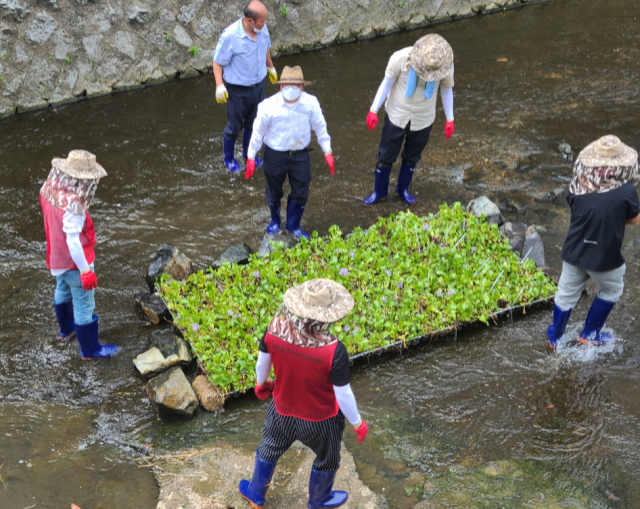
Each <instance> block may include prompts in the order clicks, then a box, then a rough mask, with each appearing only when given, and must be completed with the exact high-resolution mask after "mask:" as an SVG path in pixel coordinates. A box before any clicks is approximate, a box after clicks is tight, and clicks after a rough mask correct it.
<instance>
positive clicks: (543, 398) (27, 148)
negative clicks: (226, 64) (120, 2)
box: [0, 0, 640, 509]
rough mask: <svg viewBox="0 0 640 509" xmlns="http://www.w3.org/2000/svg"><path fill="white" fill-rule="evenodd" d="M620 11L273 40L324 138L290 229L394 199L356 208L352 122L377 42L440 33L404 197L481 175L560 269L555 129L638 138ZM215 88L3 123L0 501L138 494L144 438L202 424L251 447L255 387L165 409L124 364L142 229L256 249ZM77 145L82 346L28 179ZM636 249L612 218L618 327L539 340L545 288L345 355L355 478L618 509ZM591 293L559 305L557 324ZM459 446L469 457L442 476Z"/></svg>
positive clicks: (363, 110)
mask: <svg viewBox="0 0 640 509" xmlns="http://www.w3.org/2000/svg"><path fill="white" fill-rule="evenodd" d="M639 16H640V7H639V6H638V4H637V2H634V1H633V0H614V1H610V2H600V1H598V0H583V1H575V0H554V1H553V2H550V3H548V4H542V5H538V6H532V7H530V8H528V9H520V10H514V11H509V12H505V13H501V14H497V15H495V16H490V17H477V18H473V19H469V20H464V21H459V22H456V23H451V24H443V25H438V26H437V27H436V30H417V31H413V32H408V33H403V34H395V35H392V36H388V37H385V38H382V39H378V40H371V41H366V42H360V43H356V44H351V45H345V46H338V47H334V48H329V49H326V50H322V51H318V52H312V53H304V54H301V55H293V56H287V57H283V58H280V59H278V61H277V62H276V66H277V67H278V68H279V69H281V68H282V67H283V66H284V65H295V64H299V65H301V66H302V68H303V71H304V73H305V78H307V79H310V80H312V81H313V85H311V86H309V87H308V89H307V90H308V91H309V92H310V93H313V94H315V95H316V96H317V97H318V98H319V100H320V102H321V104H322V106H323V110H324V113H325V116H326V119H327V122H328V125H329V133H330V134H331V136H332V139H333V150H334V155H335V157H336V174H335V175H334V176H330V175H329V172H328V169H327V168H326V165H325V163H324V161H323V159H322V154H321V151H320V150H319V148H318V147H317V145H316V144H315V141H314V142H312V144H313V145H312V146H314V147H315V150H314V151H313V152H312V153H311V158H312V164H313V171H314V180H313V182H312V186H311V197H310V200H309V204H308V206H307V209H306V211H305V216H304V218H303V227H305V228H306V229H307V230H313V229H317V230H318V231H319V233H320V234H323V233H325V232H326V231H327V229H328V228H329V226H331V225H332V224H338V225H339V226H340V228H341V229H342V231H345V232H348V231H350V230H351V229H352V228H353V227H354V226H356V225H359V226H364V227H366V226H367V225H369V224H371V223H373V222H374V221H375V219H376V217H377V216H378V215H388V214H390V213H394V212H397V211H399V210H403V209H404V206H403V204H402V203H401V202H400V201H399V199H397V197H395V196H390V198H389V199H388V200H386V202H385V203H382V204H380V205H378V206H376V207H374V208H364V207H363V206H362V205H361V202H360V199H362V198H363V197H365V196H366V195H368V194H369V193H370V192H371V190H372V186H373V170H374V166H375V153H376V148H377V143H378V140H379V134H380V129H379V128H378V129H377V130H376V131H375V132H374V133H370V132H369V131H368V130H367V128H366V124H365V121H364V119H365V118H366V114H367V111H368V108H369V105H370V103H371V101H372V98H373V96H374V94H375V91H376V89H377V87H378V84H379V82H380V80H381V79H382V76H383V73H384V68H385V65H386V62H387V60H388V58H389V56H390V55H391V53H392V52H393V51H395V50H397V49H400V48H403V47H405V46H409V45H411V44H413V42H414V41H415V40H416V39H417V38H418V37H420V36H421V35H423V34H424V33H426V32H429V31H437V32H438V33H440V34H442V35H443V36H444V37H445V38H446V39H447V40H449V41H450V43H451V44H452V46H453V48H454V51H455V55H456V61H455V64H456V86H455V89H454V90H455V115H456V133H455V134H454V136H453V138H451V139H450V140H448V141H445V140H444V135H443V132H442V131H443V127H444V116H443V114H442V112H441V111H439V113H438V118H437V120H436V124H435V127H434V130H433V134H432V138H431V141H430V143H429V146H428V147H427V150H426V151H425V153H424V157H423V160H422V162H421V163H420V165H419V166H418V169H417V170H416V175H415V178H414V184H413V187H412V192H413V193H414V194H415V195H416V197H417V198H418V203H417V204H416V206H414V207H413V208H412V210H413V211H414V212H415V213H417V214H427V213H429V212H434V211H436V210H437V207H438V205H439V204H440V203H442V202H443V201H446V202H454V201H462V202H466V201H468V200H470V199H472V198H474V197H476V196H478V195H481V194H488V195H489V196H490V198H491V199H492V200H494V201H495V202H496V203H498V204H499V205H500V206H501V208H502V210H503V213H504V215H505V216H506V218H507V220H511V221H519V222H525V223H527V224H541V225H544V226H545V227H546V228H547V233H546V234H543V240H544V242H545V246H546V249H547V252H546V258H547V262H548V263H549V264H550V265H551V266H552V267H553V268H555V269H559V268H560V260H559V252H560V247H561V245H562V242H563V240H564V234H565V232H566V229H567V226H568V218H569V211H568V207H567V205H566V203H565V202H564V200H562V199H561V198H555V199H553V200H552V199H550V197H549V193H550V192H552V191H554V190H555V189H557V188H566V187H567V185H568V183H569V180H570V176H571V163H570V162H568V161H566V160H565V159H563V158H562V157H561V155H560V154H559V153H558V151H557V146H558V144H560V143H561V142H567V143H569V144H570V145H571V146H572V147H573V150H574V152H573V155H575V154H576V152H577V151H579V150H580V149H581V148H582V147H583V146H585V145H586V144H587V143H589V142H590V141H593V140H594V139H596V138H598V137H599V136H601V135H603V134H607V133H609V132H612V133H615V134H617V135H618V136H620V137H621V138H622V140H623V141H625V142H626V143H628V144H630V145H632V146H635V147H636V148H638V147H639V146H640V123H639V122H638V118H640V100H639V99H640V97H639V96H640V87H638V85H637V83H638V80H639V78H640V70H639V67H638V65H637V62H638V61H640V37H639V36H638V30H637V18H638V17H639ZM214 88H215V84H214V82H213V79H212V77H211V76H206V77H203V78H201V79H195V80H191V81H182V82H174V83H170V84H167V85H164V86H161V87H155V88H149V89H146V90H142V91H138V92H126V93H121V94H117V95H113V96H108V97H104V98H101V99H96V100H91V101H88V102H84V103H80V104H75V105H70V106H68V107H65V108H61V109H59V110H57V111H43V112H38V113H34V114H30V115H23V116H17V117H14V118H10V119H8V120H5V121H2V122H0V140H2V141H1V142H0V175H2V183H3V185H2V186H1V188H0V195H1V196H2V201H1V202H0V276H1V277H0V417H1V419H0V439H1V440H2V447H0V465H3V466H2V467H1V468H0V475H1V476H2V479H3V480H4V484H3V485H2V486H0V507H2V508H5V507H6V508H8V509H24V507H28V506H30V505H32V504H37V505H36V507H52V508H53V507H62V506H65V505H68V504H69V502H75V503H77V504H78V505H79V506H80V507H83V509H86V507H89V508H91V507H123V508H139V509H145V508H152V507H155V506H156V504H157V501H158V490H157V487H156V485H155V483H154V480H153V477H152V474H151V473H150V472H149V471H148V470H147V469H138V468H136V467H135V460H136V458H138V457H139V455H140V454H144V453H146V452H149V451H175V450H181V449H183V448H190V447H198V446H206V445H207V444H208V443H209V442H210V441H211V440H216V441H223V442H224V443H225V444H231V445H236V446H242V447H245V448H246V449H247V451H250V450H252V448H255V445H256V443H257V440H258V439H259V435H260V430H261V425H262V421H263V419H264V415H265V407H264V405H263V404H261V403H259V402H257V401H254V400H253V399H252V398H251V397H244V398H238V399H236V400H233V401H231V402H229V403H228V404H227V407H226V411H225V413H223V414H221V415H210V414H206V413H204V412H199V413H198V414H197V415H196V417H195V418H194V419H193V420H192V421H189V422H173V423H160V422H158V421H157V420H156V418H155V415H154V413H153V410H152V408H151V406H150V404H149V403H148V401H147V400H146V397H145V394H144V390H143V381H142V380H141V379H140V378H139V377H138V376H137V374H136V372H135V368H134V366H133V364H132V362H131V360H132V359H133V357H135V356H136V355H137V354H138V353H140V352H141V351H142V350H144V349H145V347H146V341H147V339H146V336H147V335H148V334H149V333H150V332H151V331H152V330H155V329H154V328H153V327H152V326H151V325H149V324H148V323H147V322H146V321H145V319H144V318H143V317H142V316H141V315H140V314H138V312H137V311H136V309H135V307H134V303H133V298H132V295H133V293H135V292H138V291H144V288H145V281H144V274H145V271H146V268H147V266H148V263H149V261H150V258H149V256H150V255H151V254H153V253H154V252H155V251H156V249H157V247H158V245H160V244H162V243H165V242H169V243H172V244H174V245H176V246H177V247H179V248H180V249H181V250H182V251H184V252H185V253H186V254H187V255H188V256H189V257H190V258H191V259H192V260H193V261H194V264H195V265H196V267H197V268H201V269H203V268H205V267H207V266H208V264H209V263H211V261H213V259H215V257H216V256H217V255H219V254H220V253H221V252H222V251H224V249H225V248H226V247H227V246H228V245H229V244H231V243H237V242H246V243H248V244H249V245H251V246H253V247H254V248H257V247H258V245H259V242H260V239H261V238H262V235H263V231H264V228H265V227H266V225H267V223H268V210H267V207H266V204H265V200H264V178H263V176H262V174H261V172H260V171H258V172H256V176H255V177H254V178H253V180H252V181H250V182H246V181H245V180H244V177H243V175H242V174H239V175H230V174H228V173H227V172H226V170H225V169H224V165H223V163H222V153H221V152H222V150H221V142H222V129H223V127H224V124H225V112H224V109H223V108H222V107H220V106H219V105H217V104H216V103H215V99H214ZM268 90H275V87H271V85H268ZM73 148H85V149H87V150H90V151H92V152H94V153H96V154H97V155H98V160H99V162H100V163H101V164H102V165H103V166H104V167H105V168H106V170H107V172H108V174H109V175H108V177H106V178H104V179H103V180H102V182H101V183H100V187H99V188H98V193H97V199H96V200H95V202H94V204H93V205H92V210H91V213H92V217H93V219H94V221H95V223H96V228H97V234H98V242H99V243H98V246H97V249H96V251H97V260H96V272H97V274H98V277H99V284H100V288H99V289H98V292H97V295H96V303H97V308H96V309H97V313H98V314H99V315H100V331H101V338H102V340H103V341H105V342H110V343H115V344H117V345H119V346H121V347H122V349H123V351H122V352H121V353H120V354H119V355H118V356H117V357H115V358H113V359H111V360H108V361H104V362H83V361H81V360H80V358H79V355H78V346H77V343H75V342H71V343H63V342H60V341H59V340H58V339H57V329H56V325H55V317H54V315H53V309H52V305H51V300H52V296H53V288H54V280H53V278H52V277H51V275H50V274H49V273H48V272H47V271H46V269H45V267H44V257H45V243H44V234H43V229H42V218H41V214H40V210H39V205H38V199H37V194H38V190H39V188H40V186H41V184H42V182H43V181H44V179H45V178H46V176H47V174H48V171H49V169H50V160H51V159H52V158H53V157H65V156H66V154H67V153H68V151H69V150H71V149H73ZM396 171H397V168H396V169H394V172H393V173H392V175H393V176H392V183H391V186H393V185H394V179H395V174H396ZM638 253H640V230H638V229H634V228H632V227H630V228H628V229H627V239H626V242H625V248H624V254H625V257H626V259H627V276H626V285H627V286H626V290H625V294H624V296H623V298H622V300H621V302H620V303H619V304H618V305H617V306H616V308H615V309H614V311H613V313H612V315H611V318H610V320H609V325H610V326H611V328H612V330H613V333H614V336H615V341H614V344H613V345H612V346H611V347H610V348H608V349H605V350H598V351H593V350H585V349H578V348H576V347H573V346H571V345H565V346H566V347H565V346H563V347H562V348H560V349H559V351H558V352H557V354H552V353H551V352H550V351H549V350H548V347H547V345H546V340H545V330H546V327H547V326H548V324H549V320H550V318H551V312H550V309H548V308H547V309H543V310H540V311H534V312H531V313H529V314H528V315H527V316H526V317H523V318H519V319H517V320H516V321H515V323H514V324H511V323H508V322H502V323H500V324H499V325H498V326H494V327H491V328H483V327H481V328H477V329H469V330H466V331H464V332H463V333H461V334H459V335H458V339H457V341H453V338H443V339H441V340H439V341H437V342H436V343H435V344H433V345H431V346H430V347H429V348H424V349H416V350H414V351H411V352H408V353H406V354H405V355H402V356H401V357H399V358H394V357H393V356H391V357H385V358H383V359H372V360H371V362H366V361H365V362H358V363H356V365H355V366H354V368H353V386H354V390H355V392H356V395H357V397H358V399H359V403H360V406H361V409H362V413H363V415H364V417H365V419H366V420H368V421H369V422H370V423H371V424H372V435H371V436H370V437H369V438H368V439H367V441H365V443H364V444H361V445H360V446H358V447H355V444H354V443H352V442H355V440H353V437H350V436H349V434H348V433H349V432H347V434H346V435H345V440H346V443H347V446H348V447H349V449H350V450H351V452H352V453H353V455H354V459H355V462H356V466H357V467H358V471H359V473H360V476H361V478H362V480H363V481H364V482H365V484H367V485H369V486H370V487H371V488H372V489H373V491H374V492H376V493H379V494H382V493H384V494H386V495H387V497H388V499H389V504H390V507H392V508H405V507H411V506H413V505H415V504H416V503H420V499H421V497H422V496H423V495H418V494H416V491H415V490H414V491H411V494H410V495H407V493H408V491H407V489H406V488H407V487H409V488H410V487H411V486H410V485H409V484H410V483H411V482H413V481H408V479H410V478H411V475H414V478H412V479H413V480H415V475H420V476H423V478H425V485H424V486H427V485H426V483H427V482H432V483H433V484H434V486H435V488H434V489H436V490H440V491H439V492H440V493H442V492H443V491H444V492H448V491H451V492H456V493H468V494H469V497H470V499H473V500H475V501H476V502H475V503H476V506H477V507H496V505H491V500H493V499H491V498H490V497H494V499H495V497H498V496H503V498H502V499H501V500H502V502H501V503H502V504H503V506H504V507H524V506H525V505H524V504H527V503H529V502H530V501H531V500H533V501H534V502H531V504H533V505H530V507H538V506H537V505H535V504H537V502H535V500H537V499H538V498H539V494H535V493H533V492H531V490H530V489H529V488H527V486H535V487H539V491H540V492H541V493H543V494H546V497H547V498H546V499H547V500H551V499H552V498H553V497H557V496H559V495H558V491H562V490H565V491H566V492H567V493H568V495H567V496H571V497H573V498H575V500H578V502H576V503H575V504H576V505H574V506H575V507H583V506H584V507H616V508H634V507H637V503H636V501H637V500H639V499H640V490H639V488H638V486H640V482H639V481H640V406H639V405H638V403H637V398H636V397H635V396H636V394H637V387H638V376H639V375H638V365H640V350H639V349H638V346H637V339H638V338H639V337H640V329H639V328H638V325H637V324H636V319H635V317H636V315H637V314H638V310H639V309H640V308H639V306H640V302H639V301H638V298H637V296H636V291H635V290H636V289H637V288H638V285H639V284H640V277H639V273H638V266H639V263H638V261H637V260H638V256H637V255H638ZM593 295H594V293H593V288H591V293H590V295H589V297H590V298H591V297H593ZM589 302H590V299H583V300H582V301H581V302H580V304H579V305H578V308H577V309H576V310H575V311H574V314H573V316H572V322H571V325H570V327H573V328H574V329H575V330H576V331H577V329H578V327H579V323H580V320H581V319H583V318H584V316H585V314H586V310H587V308H588V305H589ZM574 329H572V330H574ZM145 446H147V447H145ZM50 449H55V451H51V450H50ZM21 460H22V461H23V463H20V461H21ZM53 460H55V461H53ZM511 460H514V461H520V462H524V463H521V464H519V465H518V469H519V470H518V472H522V474H517V475H516V474H513V476H515V477H517V476H518V475H522V476H523V478H524V481H523V482H521V483H515V484H513V486H510V487H508V486H503V485H500V486H499V488H500V490H502V491H500V490H498V488H496V490H497V491H496V490H494V491H490V490H489V491H486V489H485V488H486V486H494V485H496V484H495V482H494V483H493V484H492V483H491V482H489V483H488V484H487V481H486V480H483V478H481V477H478V476H475V474H476V473H478V475H480V474H481V473H482V472H484V470H483V469H485V468H489V467H487V465H489V464H490V463H491V462H500V461H511ZM26 463H31V465H32V466H31V467H27V466H25V464H26ZM456 465H462V466H464V467H465V468H467V469H468V472H469V475H468V476H467V477H465V476H464V475H463V476H462V477H461V479H462V480H459V479H458V480H456V479H455V478H454V477H455V475H457V474H455V472H456ZM451 468H453V473H452V472H451ZM510 468H511V467H510ZM514 468H515V467H514ZM474 469H475V470H474ZM507 470H508V469H507ZM507 470H505V471H507ZM490 471H492V470H490ZM508 471H511V470H508ZM472 474H473V475H472ZM505 476H507V474H505ZM513 476H512V477H513ZM507 477H508V476H507ZM465 479H466V480H465ZM407 483H409V484H407ZM438 483H441V484H438ZM438 486H440V487H439V488H438ZM447 486H449V488H447ZM496 486H497V485H496ZM383 488H384V491H383ZM427 488H428V487H427ZM430 489H431V488H429V489H426V491H425V493H431V492H430V491H429V490H430ZM483 490H485V491H483ZM500 493H502V494H503V495H500ZM505 493H506V495H504V494H505ZM611 495H612V496H611ZM610 496H611V498H610ZM433 497H436V494H433V496H432V500H436V498H433ZM483 497H484V498H483ZM487 497H489V498H487ZM504 497H507V498H504ZM509 497H510V498H509ZM527 497H529V498H527ZM536 497H537V498H536ZM584 497H586V499H585V498H584ZM583 499H585V500H587V502H582V501H581V500H583ZM426 500H427V501H428V500H429V499H426ZM461 500H462V499H461ZM81 502H82V503H81ZM462 503H463V502H462V501H460V500H459V501H455V500H453V499H450V500H445V499H441V500H440V501H439V504H440V506H441V507H458V506H459V505H458V506H456V505H455V504H462ZM559 503H565V506H568V507H571V505H566V504H569V502H566V501H562V500H560V502H559ZM482 504H484V505H482ZM579 504H582V505H579ZM541 506H542V507H544V505H541ZM425 507H428V506H425Z"/></svg>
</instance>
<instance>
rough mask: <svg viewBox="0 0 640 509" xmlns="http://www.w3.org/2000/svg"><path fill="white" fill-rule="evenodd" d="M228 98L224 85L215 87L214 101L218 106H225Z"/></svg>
mask: <svg viewBox="0 0 640 509" xmlns="http://www.w3.org/2000/svg"><path fill="white" fill-rule="evenodd" d="M228 98H229V92H227V87H225V86H224V85H218V86H217V87H216V101H218V102H219V103H220V104H225V103H226V102H227V99H228Z"/></svg>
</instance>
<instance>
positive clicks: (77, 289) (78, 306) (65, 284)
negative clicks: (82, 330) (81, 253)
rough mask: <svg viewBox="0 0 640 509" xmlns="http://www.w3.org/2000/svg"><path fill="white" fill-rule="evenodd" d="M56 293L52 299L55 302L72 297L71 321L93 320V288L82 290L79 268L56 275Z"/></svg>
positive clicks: (82, 323) (85, 322)
mask: <svg viewBox="0 0 640 509" xmlns="http://www.w3.org/2000/svg"><path fill="white" fill-rule="evenodd" d="M56 283H57V284H56V293H55V295H54V297H53V300H54V302H55V303H56V304H62V303H63V302H67V301H69V299H73V321H74V322H75V323H76V325H85V324H87V323H90V322H92V321H93V310H94V309H95V307H96V303H95V301H94V298H93V296H94V294H95V292H96V291H95V290H83V289H82V281H81V280H80V271H79V270H68V271H67V272H65V273H64V274H61V275H59V276H56Z"/></svg>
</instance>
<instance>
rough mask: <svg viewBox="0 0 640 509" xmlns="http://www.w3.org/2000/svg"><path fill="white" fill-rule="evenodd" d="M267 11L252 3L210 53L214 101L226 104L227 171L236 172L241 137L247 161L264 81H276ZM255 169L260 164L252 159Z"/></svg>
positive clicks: (225, 148)
mask: <svg viewBox="0 0 640 509" xmlns="http://www.w3.org/2000/svg"><path fill="white" fill-rule="evenodd" d="M267 14H268V11H267V8H266V7H265V6H264V4H263V3H262V2H259V1H258V0H252V1H251V2H249V4H248V5H247V7H246V8H245V9H244V16H243V17H242V18H240V19H239V20H237V21H236V22H234V23H232V24H231V25H229V26H228V27H227V28H225V29H224V30H223V31H222V34H221V35H220V39H219V40H218V44H217V45H216V49H215V51H214V53H213V75H214V77H215V80H216V101H217V102H218V103H220V104H225V103H226V105H227V120H228V121H227V126H226V127H225V128H224V136H223V138H224V141H223V147H224V164H225V166H226V167H227V169H228V170H229V171H231V172H236V171H240V164H238V161H236V159H235V154H234V153H235V146H236V139H237V137H238V135H239V134H240V131H244V132H243V136H242V157H244V159H245V161H246V159H247V148H248V146H249V141H250V140H251V131H252V128H253V121H254V120H255V118H256V113H257V111H258V104H259V103H260V102H261V101H262V100H263V99H264V91H265V85H264V79H265V77H266V76H267V75H269V79H270V80H271V83H275V82H276V81H278V74H277V72H276V69H275V67H274V66H273V62H272V61H271V54H270V52H269V48H271V38H270V37H269V30H268V29H267ZM256 163H259V164H257V165H258V166H260V164H262V161H260V160H259V159H257V160H256Z"/></svg>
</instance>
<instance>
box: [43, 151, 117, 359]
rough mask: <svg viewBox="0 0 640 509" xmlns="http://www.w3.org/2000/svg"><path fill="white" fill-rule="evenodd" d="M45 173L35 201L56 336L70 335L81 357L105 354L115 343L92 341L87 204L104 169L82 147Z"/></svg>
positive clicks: (92, 241) (92, 238) (92, 236)
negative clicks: (44, 244)
mask: <svg viewBox="0 0 640 509" xmlns="http://www.w3.org/2000/svg"><path fill="white" fill-rule="evenodd" d="M51 165H52V168H51V172H50V173H49V177H48V178H47V180H46V182H45V183H44V185H43V186H42V188H41V189H40V206H41V207H42V215H43V216H44V231H45V235H46V238H47V268H48V269H50V270H51V274H52V275H54V276H55V277H56V292H55V295H54V299H53V301H54V307H55V312H56V318H57V320H58V325H59V326H60V339H63V340H66V339H70V338H72V337H73V336H74V335H75V336H76V337H77V339H78V343H80V354H81V356H82V358H83V359H85V360H88V359H98V358H104V357H111V356H112V355H113V354H115V353H116V352H117V351H118V347H117V346H115V345H101V344H100V343H99V342H98V316H97V315H94V314H93V311H94V309H95V302H94V293H95V289H96V288H97V287H98V278H97V277H96V274H95V272H94V271H93V263H94V260H95V253H94V248H95V245H96V232H95V229H94V226H93V221H92V220H91V217H90V216H89V212H88V210H89V206H90V205H91V201H92V200H93V197H94V195H95V192H96V188H97V187H98V182H99V181H100V179H101V178H102V177H105V176H106V175H107V172H106V171H105V170H104V168H103V167H102V166H100V165H99V164H98V163H96V156H95V155H93V154H92V153H90V152H87V151H86V150H72V151H71V152H69V156H68V157H67V158H66V159H58V158H56V159H53V161H51Z"/></svg>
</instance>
